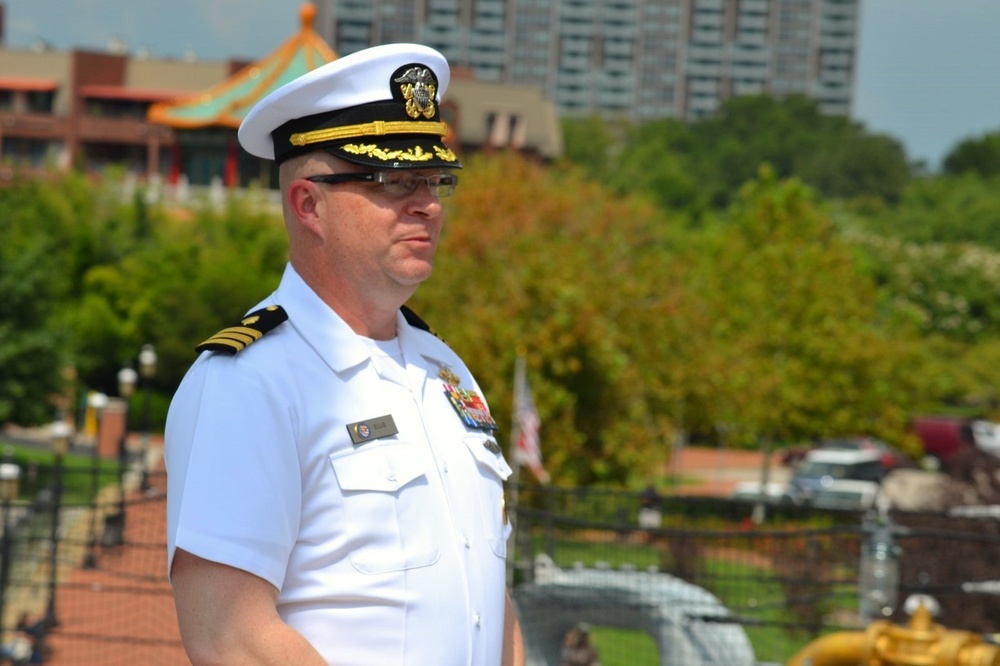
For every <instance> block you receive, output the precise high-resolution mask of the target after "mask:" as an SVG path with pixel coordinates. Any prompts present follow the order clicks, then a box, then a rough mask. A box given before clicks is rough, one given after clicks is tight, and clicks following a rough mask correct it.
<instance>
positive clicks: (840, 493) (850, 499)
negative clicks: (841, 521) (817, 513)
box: [810, 479, 882, 511]
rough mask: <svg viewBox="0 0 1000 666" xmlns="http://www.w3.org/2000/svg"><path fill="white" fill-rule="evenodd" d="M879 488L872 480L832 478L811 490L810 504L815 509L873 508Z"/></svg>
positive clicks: (854, 509) (853, 509) (863, 509)
mask: <svg viewBox="0 0 1000 666" xmlns="http://www.w3.org/2000/svg"><path fill="white" fill-rule="evenodd" d="M881 490H882V487H881V486H880V485H879V484H878V483H876V482H874V481H856V480H853V479H833V480H832V481H830V483H828V484H826V485H823V486H820V487H819V488H817V489H816V490H814V491H813V495H812V498H811V501H810V505H812V506H814V507H816V508H817V509H848V510H852V511H865V510H867V509H873V508H875V505H876V502H878V496H879V493H880V492H881Z"/></svg>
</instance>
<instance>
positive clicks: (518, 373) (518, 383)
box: [507, 349, 524, 588]
mask: <svg viewBox="0 0 1000 666" xmlns="http://www.w3.org/2000/svg"><path fill="white" fill-rule="evenodd" d="M523 386H524V353H523V352H522V351H521V350H520V349H519V350H518V352H517V357H516V358H515V359H514V396H513V398H514V400H513V407H514V409H513V410H512V411H511V418H510V421H511V423H510V449H509V450H510V465H511V472H510V483H509V486H510V495H509V497H508V502H507V516H508V519H509V520H510V521H511V528H512V529H511V533H510V539H508V540H507V587H508V588H513V586H514V563H515V555H516V553H515V550H516V548H515V546H516V545H517V501H518V486H519V484H520V482H521V456H519V455H518V454H517V440H518V438H519V437H520V436H521V429H520V427H519V426H518V418H517V414H518V411H519V410H520V409H521V396H522V393H523V389H522V387H523Z"/></svg>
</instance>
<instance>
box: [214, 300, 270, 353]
mask: <svg viewBox="0 0 1000 666" xmlns="http://www.w3.org/2000/svg"><path fill="white" fill-rule="evenodd" d="M287 320H288V313H287V312H285V309H284V308H282V307H281V306H280V305H267V306H265V307H262V308H260V309H258V310H254V311H253V312H250V313H249V314H246V315H244V316H243V317H241V318H240V319H239V320H238V321H236V322H235V323H234V324H233V325H232V326H227V327H226V328H224V329H222V330H221V331H219V332H218V333H216V334H215V335H213V336H211V337H210V338H208V339H207V340H205V341H204V342H202V343H201V344H199V345H198V346H197V347H195V351H197V352H198V353H199V354H200V353H201V352H205V351H211V352H218V353H221V354H228V355H230V356H233V355H235V354H237V353H239V352H241V351H243V350H244V349H246V348H247V347H249V346H250V345H251V344H253V343H254V342H256V341H257V340H260V339H261V338H262V337H264V335H266V334H267V333H270V332H271V331H273V330H274V329H276V328H277V327H278V326H280V325H281V324H283V323H285V322H286V321H287Z"/></svg>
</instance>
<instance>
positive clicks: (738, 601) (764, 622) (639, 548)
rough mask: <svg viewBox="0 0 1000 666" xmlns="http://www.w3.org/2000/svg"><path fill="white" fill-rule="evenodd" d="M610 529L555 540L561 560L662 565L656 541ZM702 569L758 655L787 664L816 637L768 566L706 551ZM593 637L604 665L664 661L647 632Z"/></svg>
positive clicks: (598, 632) (608, 630)
mask: <svg viewBox="0 0 1000 666" xmlns="http://www.w3.org/2000/svg"><path fill="white" fill-rule="evenodd" d="M608 534H609V535H608V539H607V540H597V539H596V538H597V537H601V536H604V533H599V534H595V535H594V537H595V540H594V541H581V540H571V539H553V540H551V545H552V546H553V550H552V552H553V553H554V554H555V556H554V559H555V561H556V564H557V565H559V566H560V567H562V568H572V567H573V566H575V565H576V563H581V564H582V565H583V566H585V567H593V566H595V565H596V564H597V563H599V562H600V563H604V564H607V565H608V566H610V567H611V568H614V569H617V568H621V567H622V565H626V566H629V567H634V568H635V569H638V570H645V569H647V568H648V567H650V566H659V563H660V553H659V551H658V550H657V548H656V547H655V546H652V545H650V544H646V543H640V542H634V543H632V542H626V541H623V540H621V539H616V538H615V536H614V534H613V533H608ZM544 543H545V542H544V539H543V538H542V537H540V536H539V537H536V541H535V548H536V551H535V552H544ZM737 557H738V555H737ZM700 571H701V573H700V576H701V580H700V581H699V584H701V585H702V586H703V587H705V588H706V589H708V590H709V591H710V592H711V593H712V594H714V595H715V596H716V597H718V598H719V600H720V601H721V602H722V604H723V605H725V606H726V607H727V608H728V609H730V611H731V612H732V613H733V615H735V616H738V617H740V618H745V619H747V620H748V622H746V623H745V624H744V630H745V632H746V634H747V638H748V639H749V641H750V644H751V645H752V646H753V649H754V653H755V655H756V657H757V659H758V660H760V661H774V662H781V663H784V662H785V661H786V660H787V659H788V658H790V657H791V656H792V655H794V654H795V653H796V652H798V651H799V650H800V649H801V648H802V647H803V646H804V645H805V644H806V643H808V642H809V641H810V640H812V639H813V638H815V636H810V635H808V634H807V632H806V631H804V630H801V629H796V628H794V627H790V626H789V625H794V624H795V623H796V620H797V618H796V617H794V616H793V615H792V613H791V612H790V611H789V610H788V609H787V607H786V605H785V602H784V599H785V592H784V590H783V589H782V587H781V585H780V584H779V583H778V582H777V580H775V573H774V572H773V570H772V569H771V567H770V566H769V565H765V564H752V563H747V562H743V561H739V560H738V559H734V556H733V555H731V554H730V555H725V556H713V555H707V556H705V557H704V559H703V560H702V561H701V564H700ZM852 601H853V600H843V604H841V605H844V606H845V607H847V606H849V605H850V603H851V602H852ZM591 636H592V640H593V642H594V644H595V646H597V648H598V651H599V653H600V656H601V663H602V664H603V666H618V665H620V666H637V665H642V664H657V663H659V662H658V661H657V658H658V657H657V650H656V645H655V643H654V642H653V640H652V638H651V637H650V636H649V635H648V634H646V633H645V632H643V631H638V630H633V631H630V630H623V629H617V628H613V627H605V626H595V627H593V628H592V633H591Z"/></svg>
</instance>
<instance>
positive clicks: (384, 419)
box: [347, 414, 399, 446]
mask: <svg viewBox="0 0 1000 666" xmlns="http://www.w3.org/2000/svg"><path fill="white" fill-rule="evenodd" d="M347 432H348V434H349V435H350V436H351V441H352V442H354V446H357V445H359V444H364V443H365V442H370V441H372V440H373V439H381V438H382V437H391V436H392V435H395V434H396V433H398V432H399V428H397V427H396V422H395V421H393V420H392V416H391V415H390V414H386V415H385V416H376V417H375V418H373V419H367V420H365V421H358V422H357V423H348V424H347Z"/></svg>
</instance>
